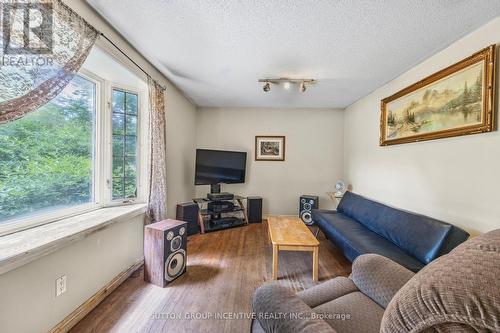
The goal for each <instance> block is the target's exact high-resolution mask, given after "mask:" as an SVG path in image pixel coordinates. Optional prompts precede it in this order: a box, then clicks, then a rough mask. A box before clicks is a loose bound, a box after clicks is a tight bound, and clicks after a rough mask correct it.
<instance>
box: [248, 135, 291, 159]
mask: <svg viewBox="0 0 500 333" xmlns="http://www.w3.org/2000/svg"><path fill="white" fill-rule="evenodd" d="M255 160H256V161H284V160H285V137H284V136H278V135H267V136H256V137H255Z"/></svg>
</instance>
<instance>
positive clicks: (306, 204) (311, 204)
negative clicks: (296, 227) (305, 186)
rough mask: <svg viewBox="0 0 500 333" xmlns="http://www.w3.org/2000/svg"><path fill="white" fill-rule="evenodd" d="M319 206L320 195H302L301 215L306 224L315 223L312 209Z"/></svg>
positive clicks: (300, 202)
mask: <svg viewBox="0 0 500 333" xmlns="http://www.w3.org/2000/svg"><path fill="white" fill-rule="evenodd" d="M318 207H319V197H318V196H316V195H302V196H301V197H300V200H299V217H300V218H301V219H302V221H304V223H305V224H306V225H313V224H314V221H313V219H312V214H311V211H312V210H313V209H317V208H318Z"/></svg>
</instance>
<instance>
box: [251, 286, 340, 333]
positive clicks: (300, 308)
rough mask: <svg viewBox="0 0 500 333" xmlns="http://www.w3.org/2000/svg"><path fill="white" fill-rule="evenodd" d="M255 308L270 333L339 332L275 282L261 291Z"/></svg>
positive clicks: (254, 299) (259, 290) (289, 291)
mask: <svg viewBox="0 0 500 333" xmlns="http://www.w3.org/2000/svg"><path fill="white" fill-rule="evenodd" d="M252 305H253V311H254V313H255V316H256V319H257V320H258V322H259V324H260V326H261V328H262V329H264V331H266V332H282V333H292V332H293V333H307V332H317V333H335V330H334V329H333V328H331V327H330V326H329V325H328V324H327V323H326V322H325V321H324V320H322V319H321V318H318V317H316V316H314V312H313V310H312V309H311V308H310V307H309V306H308V305H307V304H306V303H304V302H303V301H302V300H301V299H300V298H298V297H297V296H296V295H295V294H294V293H293V292H292V291H291V290H290V289H288V288H285V287H283V286H281V285H278V284H275V283H272V284H267V285H266V284H265V285H263V286H261V287H259V288H257V290H256V291H255V294H254V296H253V303H252ZM297 314H300V317H299V316H298V315H297Z"/></svg>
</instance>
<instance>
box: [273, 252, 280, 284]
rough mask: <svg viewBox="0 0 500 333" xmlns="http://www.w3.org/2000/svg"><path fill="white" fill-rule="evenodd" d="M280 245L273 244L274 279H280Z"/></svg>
mask: <svg viewBox="0 0 500 333" xmlns="http://www.w3.org/2000/svg"><path fill="white" fill-rule="evenodd" d="M278 253H279V252H278V245H275V244H273V280H277V279H278Z"/></svg>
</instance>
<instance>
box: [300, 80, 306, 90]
mask: <svg viewBox="0 0 500 333" xmlns="http://www.w3.org/2000/svg"><path fill="white" fill-rule="evenodd" d="M306 89H307V87H306V83H305V82H304V81H302V82H301V83H300V91H301V92H305V91H306Z"/></svg>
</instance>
